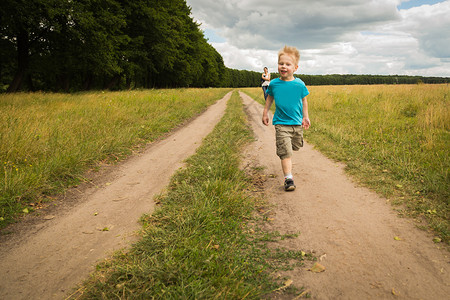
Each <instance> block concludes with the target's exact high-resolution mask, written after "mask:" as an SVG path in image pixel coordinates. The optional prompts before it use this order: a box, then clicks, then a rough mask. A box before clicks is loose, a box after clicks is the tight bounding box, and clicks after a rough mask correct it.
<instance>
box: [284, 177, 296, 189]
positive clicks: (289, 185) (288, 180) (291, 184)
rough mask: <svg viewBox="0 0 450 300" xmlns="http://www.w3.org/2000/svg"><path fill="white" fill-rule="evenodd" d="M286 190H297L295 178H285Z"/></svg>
mask: <svg viewBox="0 0 450 300" xmlns="http://www.w3.org/2000/svg"><path fill="white" fill-rule="evenodd" d="M284 190H285V191H293V190H295V184H294V180H292V179H291V178H286V179H285V180H284Z"/></svg>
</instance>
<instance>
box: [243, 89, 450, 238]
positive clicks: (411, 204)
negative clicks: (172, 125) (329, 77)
mask: <svg viewBox="0 0 450 300" xmlns="http://www.w3.org/2000/svg"><path fill="white" fill-rule="evenodd" d="M309 90H310V95H309V96H308V104H309V113H310V119H311V122H312V127H311V129H310V130H308V131H306V132H305V138H306V140H307V141H308V142H309V143H311V144H313V145H314V146H315V147H316V148H317V149H319V150H320V151H321V152H323V153H325V154H326V155H327V156H329V157H331V158H333V159H336V160H339V161H342V162H344V163H345V164H346V165H347V171H348V172H349V173H350V174H352V175H353V176H354V177H355V178H357V179H358V180H359V181H360V182H361V183H363V184H365V185H367V186H369V187H370V188H372V189H374V190H376V191H378V192H379V193H381V194H382V195H384V196H386V197H387V198H388V199H390V200H391V201H392V202H393V203H394V204H402V206H398V207H397V209H398V210H399V212H400V213H404V214H408V215H412V216H414V217H416V218H417V221H418V226H420V227H424V228H426V225H425V224H424V223H426V222H422V223H420V221H421V220H426V221H427V222H428V223H429V224H431V227H432V228H433V229H434V230H436V232H437V233H438V234H439V235H440V238H441V239H443V240H444V241H446V242H448V241H449V216H450V214H449V200H450V180H449V170H450V156H449V149H450V131H449V130H450V106H449V98H450V87H449V86H448V85H424V84H419V85H371V86H357V85H355V86H311V87H309ZM243 91H245V92H246V93H248V94H249V95H251V96H252V97H253V98H254V99H257V101H259V102H261V103H263V102H264V99H263V96H262V91H261V88H252V89H243ZM272 108H274V106H273V107H272Z"/></svg>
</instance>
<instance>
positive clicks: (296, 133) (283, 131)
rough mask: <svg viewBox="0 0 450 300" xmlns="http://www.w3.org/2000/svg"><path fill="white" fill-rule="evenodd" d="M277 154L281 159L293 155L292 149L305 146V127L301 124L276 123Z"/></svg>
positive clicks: (295, 149)
mask: <svg viewBox="0 0 450 300" xmlns="http://www.w3.org/2000/svg"><path fill="white" fill-rule="evenodd" d="M275 139H276V144H277V155H278V156H279V157H280V159H285V158H289V157H291V156H292V150H294V151H298V150H299V149H300V147H303V128H302V126H301V125H275Z"/></svg>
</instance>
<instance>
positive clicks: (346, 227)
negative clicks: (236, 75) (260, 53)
mask: <svg viewBox="0 0 450 300" xmlns="http://www.w3.org/2000/svg"><path fill="white" fill-rule="evenodd" d="M241 97H242V98H243V99H244V103H245V106H246V109H247V113H248V115H249V116H250V119H251V123H252V128H253V131H254V133H255V136H256V139H257V141H256V142H255V143H254V144H253V150H252V151H249V153H251V154H250V158H251V159H252V160H254V161H255V162H256V163H257V164H259V165H261V166H264V167H265V171H264V172H265V173H266V175H267V176H266V178H267V181H266V183H265V185H266V188H265V189H266V192H267V194H268V198H269V201H270V205H271V206H273V207H272V208H271V209H272V211H271V214H272V215H271V219H273V221H272V222H271V223H272V224H271V226H270V227H271V230H275V231H278V232H280V233H281V234H291V233H299V235H298V237H297V238H295V239H286V240H284V241H282V242H281V243H282V245H280V246H282V247H285V248H287V249H293V250H300V249H301V250H303V251H305V252H306V253H313V254H314V255H315V256H317V257H318V258H319V259H318V260H319V261H318V263H319V264H321V265H322V266H323V267H325V271H323V272H319V273H315V272H311V271H308V269H310V268H311V267H312V266H313V262H306V263H305V267H304V268H299V269H296V270H294V271H289V272H285V273H283V274H280V276H282V277H287V278H289V279H290V280H292V284H293V285H295V286H296V287H302V286H304V287H305V289H306V290H307V291H309V293H310V295H311V298H312V299H358V300H359V299H443V300H444V299H449V297H450V276H449V271H450V269H449V257H448V254H449V252H448V251H447V250H446V249H439V248H438V245H437V244H434V243H433V242H432V239H433V236H432V235H430V234H429V233H427V232H425V231H422V230H419V229H418V228H417V227H416V226H415V225H414V223H413V221H412V220H408V219H402V218H400V217H398V216H397V214H396V213H395V212H394V210H393V209H392V206H391V205H390V204H389V203H388V201H387V200H386V199H384V198H382V197H380V196H379V195H377V194H376V193H374V192H373V191H370V190H368V189H367V188H364V187H361V186H358V185H357V184H356V183H355V182H353V181H352V180H351V179H350V178H349V177H348V176H347V175H346V174H345V172H344V165H343V164H339V163H336V162H333V161H331V160H330V159H328V158H326V157H325V156H323V155H322V154H321V153H320V152H318V151H316V150H314V149H313V147H312V146H311V145H308V144H307V143H305V145H304V147H303V148H302V149H300V151H298V152H294V155H293V157H292V160H293V175H294V181H295V184H296V186H297V189H296V190H295V191H293V192H285V191H284V190H283V187H282V183H283V174H282V171H281V164H280V160H279V158H278V157H277V156H276V155H275V130H274V127H273V126H268V127H266V126H264V125H263V124H262V122H261V117H262V109H263V107H262V106H261V105H260V104H258V103H256V102H255V101H253V100H252V99H251V98H249V97H248V96H246V95H245V94H242V93H241ZM312 120H314V116H312ZM312 126H314V123H312ZM248 159H249V157H247V160H248ZM396 237H397V238H398V239H400V240H396V239H395V238H396ZM305 294H306V293H305ZM275 298H278V297H276V296H275ZM279 299H286V298H285V297H282V296H280V297H279ZM287 299H290V298H287Z"/></svg>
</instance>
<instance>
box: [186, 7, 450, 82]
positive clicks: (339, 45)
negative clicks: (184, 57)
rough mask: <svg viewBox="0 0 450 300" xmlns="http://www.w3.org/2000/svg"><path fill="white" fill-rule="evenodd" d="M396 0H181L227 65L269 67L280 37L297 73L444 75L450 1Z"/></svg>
mask: <svg viewBox="0 0 450 300" xmlns="http://www.w3.org/2000/svg"><path fill="white" fill-rule="evenodd" d="M424 1H426V0H424ZM401 2H405V1H401V0H367V1H361V0H325V1H323V0H321V1H309V0H278V1H273V0H216V1H209V0H208V1H207V0H188V1H187V3H188V5H190V6H191V8H192V15H193V17H194V19H196V20H197V21H199V22H200V23H202V26H201V27H202V28H203V29H209V30H213V31H214V32H215V33H216V34H217V35H220V36H221V37H222V38H223V39H224V40H225V42H223V43H214V42H212V43H211V44H212V45H213V46H214V47H215V48H216V49H217V51H218V52H219V53H220V54H221V55H222V56H223V58H224V62H225V64H226V65H227V66H228V67H230V68H235V69H247V70H255V71H261V70H262V68H263V67H264V66H268V67H269V68H270V69H271V71H272V72H275V71H276V57H277V50H278V49H280V48H281V47H282V46H283V45H285V44H287V45H293V46H296V47H298V48H299V49H300V53H301V55H302V58H301V62H300V68H299V72H300V73H306V74H332V73H341V74H408V75H426V76H450V63H449V61H450V18H448V17H447V16H448V15H450V0H447V1H445V2H442V3H437V4H434V5H422V6H419V7H412V8H409V9H401V10H398V9H397V6H398V5H400V4H401ZM415 2H420V1H418V0H415ZM427 2H430V1H427ZM419 4H420V3H419Z"/></svg>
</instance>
